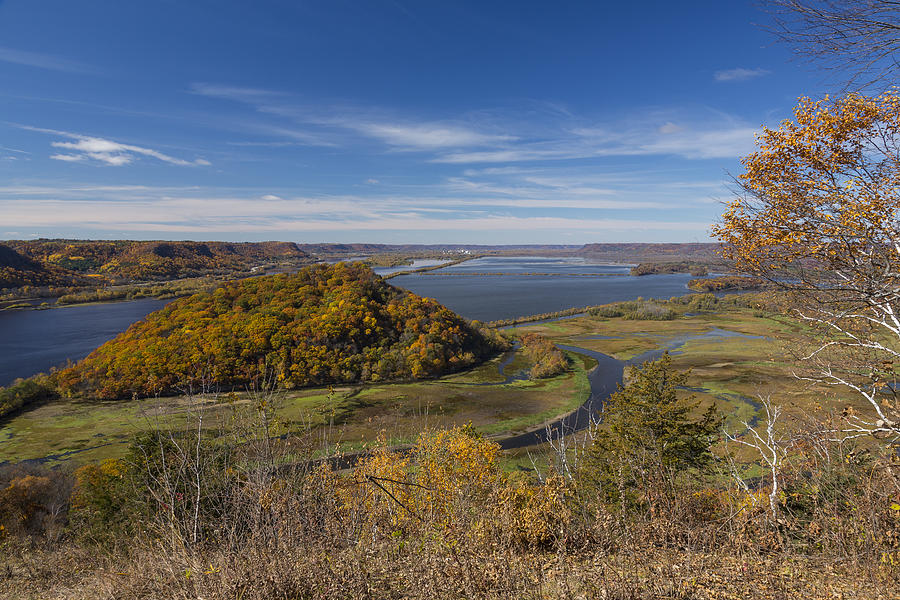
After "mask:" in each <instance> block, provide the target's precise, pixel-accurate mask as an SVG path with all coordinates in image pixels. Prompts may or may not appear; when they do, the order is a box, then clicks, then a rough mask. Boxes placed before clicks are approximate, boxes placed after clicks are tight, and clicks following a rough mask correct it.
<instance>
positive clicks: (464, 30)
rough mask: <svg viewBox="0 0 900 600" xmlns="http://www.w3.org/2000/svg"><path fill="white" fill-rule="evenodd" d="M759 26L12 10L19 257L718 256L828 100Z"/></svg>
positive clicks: (119, 0) (300, 5)
mask: <svg viewBox="0 0 900 600" xmlns="http://www.w3.org/2000/svg"><path fill="white" fill-rule="evenodd" d="M766 22H767V17H766V15H765V14H763V13H761V12H759V10H758V9H757V8H756V6H755V5H754V3H753V2H752V1H747V2H744V1H742V0H728V1H726V2H723V1H722V0H716V1H709V2H707V1H702V0H691V1H690V2H671V1H660V2H655V1H650V2H642V3H612V2H530V1H519V2H483V1H482V2H467V1H466V2H463V1H453V2H447V1H429V0H420V1H415V2H414V1H412V0H396V1H380V0H359V1H346V0H327V1H321V2H315V1H300V0H259V1H256V2H252V3H251V2H245V1H234V2H230V1H225V0H191V1H190V2H180V1H176V0H168V1H164V0H158V1H155V2H137V1H124V0H108V1H105V2H99V1H90V0H81V1H79V2H72V1H71V0H0V238H18V239H22V238H30V237H37V236H43V237H78V238H129V239H203V240H214V239H223V240H267V239H279V240H291V241H297V242H353V241H356V242H383V243H492V244H498V243H516V244H520V243H540V244H582V243H590V242H630V241H644V242H649V241H662V242H691V241H707V240H708V231H709V226H710V224H711V223H713V222H714V221H715V220H716V219H717V217H718V215H719V214H720V213H721V212H722V205H721V202H722V201H724V200H727V199H728V197H729V191H728V182H729V173H732V174H737V173H739V172H740V162H739V157H740V156H741V155H743V154H746V153H748V152H750V151H752V149H753V147H754V134H755V133H756V132H758V131H759V130H760V128H761V126H762V125H763V124H766V125H770V126H771V125H777V123H778V122H779V121H780V120H781V119H783V118H785V117H787V116H789V114H790V111H791V109H792V107H793V106H794V105H795V104H796V99H797V97H799V96H802V95H809V96H813V97H818V96H821V95H822V94H824V93H825V92H827V91H829V89H828V85H827V82H825V81H824V80H823V78H822V77H821V76H820V75H819V74H817V73H815V72H814V71H812V70H811V68H809V67H808V66H806V65H804V64H802V63H797V62H792V61H791V59H790V52H789V49H788V48H786V47H784V46H781V45H778V44H774V43H773V41H772V39H771V37H770V36H769V34H767V33H766V32H765V31H764V30H762V29H761V28H760V27H759V26H758V25H757V24H764V23H766Z"/></svg>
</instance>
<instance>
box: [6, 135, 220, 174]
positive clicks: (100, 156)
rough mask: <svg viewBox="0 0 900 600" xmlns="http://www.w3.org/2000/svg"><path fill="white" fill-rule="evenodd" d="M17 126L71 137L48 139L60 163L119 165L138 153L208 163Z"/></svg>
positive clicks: (165, 159)
mask: <svg viewBox="0 0 900 600" xmlns="http://www.w3.org/2000/svg"><path fill="white" fill-rule="evenodd" d="M17 127H19V128H20V129H25V130H27V131H36V132H39V133H48V134H51V135H55V136H59V137H64V138H68V139H71V140H75V141H73V142H60V141H57V142H51V144H50V145H51V146H53V147H54V148H60V149H62V150H65V151H66V153H65V154H52V155H50V158H52V159H53V160H59V161H63V162H90V161H96V162H99V163H101V164H104V165H108V166H113V167H120V166H123V165H128V164H131V163H133V162H134V161H135V160H137V159H138V158H139V157H141V156H146V157H149V158H155V159H157V160H159V161H162V162H165V163H169V164H172V165H178V166H182V167H197V166H209V165H210V162H209V161H208V160H206V159H203V158H198V159H195V160H193V161H190V160H184V159H181V158H176V157H174V156H169V155H168V154H164V153H162V152H159V151H158V150H153V149H151V148H144V147H142V146H135V145H133V144H122V143H120V142H116V141H113V140H109V139H105V138H99V137H94V136H88V135H81V134H79V133H70V132H68V131H58V130H56V129H44V128H41V127H32V126H29V125H17Z"/></svg>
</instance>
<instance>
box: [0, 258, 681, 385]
mask: <svg viewBox="0 0 900 600" xmlns="http://www.w3.org/2000/svg"><path fill="white" fill-rule="evenodd" d="M422 262H424V261H417V263H418V264H417V265H416V266H425V265H423V264H421V263H422ZM429 262H430V261H429ZM435 262H436V261H435ZM409 268H414V267H409V266H407V267H405V269H409ZM477 273H494V274H493V275H478V274H477ZM496 273H506V275H496ZM536 273H537V274H538V275H533V274H536ZM691 279H692V277H691V276H690V275H686V274H673V275H645V276H643V277H631V276H629V275H628V266H626V265H604V264H594V263H589V262H585V261H584V260H583V259H580V258H544V257H532V256H528V257H485V258H480V259H475V260H471V261H467V262H464V263H461V264H459V265H454V266H452V267H447V268H446V269H440V270H438V271H432V272H430V273H426V274H416V275H401V276H398V277H394V278H393V279H390V280H389V282H390V283H391V284H392V285H395V286H397V287H402V288H406V289H408V290H410V291H412V292H415V293H416V294H419V295H420V296H426V297H430V298H436V299H437V300H438V301H439V302H441V303H442V304H444V305H446V306H447V307H449V308H450V309H451V310H454V311H456V312H457V313H459V314H461V315H462V316H464V317H467V318H469V319H479V320H481V321H493V320H497V319H508V318H512V317H519V316H525V315H533V314H538V313H546V312H554V311H558V310H564V309H566V308H572V307H581V306H589V305H594V304H605V303H607V302H617V301H622V300H632V299H634V298H637V297H638V296H643V297H645V298H669V297H671V296H680V295H683V294H686V293H688V289H687V282H688V281H690V280H691ZM167 302H168V300H155V299H148V300H136V301H133V302H116V303H107V304H86V305H75V306H67V307H63V308H54V309H49V310H13V311H0V386H4V385H8V384H9V383H11V382H12V381H13V380H14V379H15V378H17V377H28V376H31V375H34V374H35V373H39V372H42V371H47V370H48V369H50V368H51V367H54V366H60V365H63V364H65V363H66V361H68V360H71V361H78V360H80V359H82V358H84V357H85V356H87V355H88V354H90V352H91V351H92V350H93V349H94V348H96V347H97V346H100V345H101V344H103V343H104V342H106V341H108V340H110V339H112V338H114V337H115V336H116V334H118V333H120V332H122V331H124V330H125V329H127V328H128V326H129V325H131V324H132V323H134V322H135V321H138V320H139V319H142V318H144V317H145V316H146V315H147V314H148V313H150V312H152V311H154V310H157V309H159V308H161V307H162V306H164V305H165V304H166V303H167Z"/></svg>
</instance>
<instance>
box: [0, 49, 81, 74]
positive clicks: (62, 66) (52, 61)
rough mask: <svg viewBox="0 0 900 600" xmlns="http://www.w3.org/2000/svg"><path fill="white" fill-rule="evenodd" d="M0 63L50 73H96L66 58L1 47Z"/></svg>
mask: <svg viewBox="0 0 900 600" xmlns="http://www.w3.org/2000/svg"><path fill="white" fill-rule="evenodd" d="M0 62H6V63H12V64H16V65H24V66H27V67H37V68H39V69H48V70H51V71H63V72H66V73H84V74H87V73H97V72H98V70H97V69H96V68H95V67H92V66H90V65H86V64H84V63H80V62H77V61H74V60H70V59H68V58H62V57H59V56H54V55H52V54H43V53H40V52H28V51H25V50H13V49H12V48H3V47H0Z"/></svg>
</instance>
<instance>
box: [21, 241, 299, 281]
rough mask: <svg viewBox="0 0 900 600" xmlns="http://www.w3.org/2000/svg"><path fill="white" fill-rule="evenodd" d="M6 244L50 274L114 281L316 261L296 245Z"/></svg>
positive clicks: (184, 275) (259, 243) (44, 242)
mask: <svg viewBox="0 0 900 600" xmlns="http://www.w3.org/2000/svg"><path fill="white" fill-rule="evenodd" d="M4 243H5V244H6V245H8V246H9V247H10V248H11V249H13V250H15V251H16V252H17V253H19V254H20V255H22V256H25V257H27V258H28V259H30V260H31V261H33V262H35V263H39V264H40V265H42V266H43V267H45V268H49V269H58V270H64V271H66V272H68V273H71V274H90V275H99V276H102V277H103V278H107V279H111V280H121V279H125V280H133V281H152V280H160V279H171V278H177V277H191V276H195V275H204V274H213V273H232V272H235V271H246V270H249V269H250V268H251V267H253V266H255V265H258V264H263V263H267V262H274V263H281V262H284V263H288V264H292V265H294V266H296V265H299V264H303V263H309V262H311V260H312V259H310V257H309V255H308V254H307V253H305V252H303V251H302V250H300V249H299V248H298V247H297V245H296V244H294V243H291V242H191V241H149V242H144V241H133V240H108V241H107V240H61V239H38V240H11V241H8V242H4Z"/></svg>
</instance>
